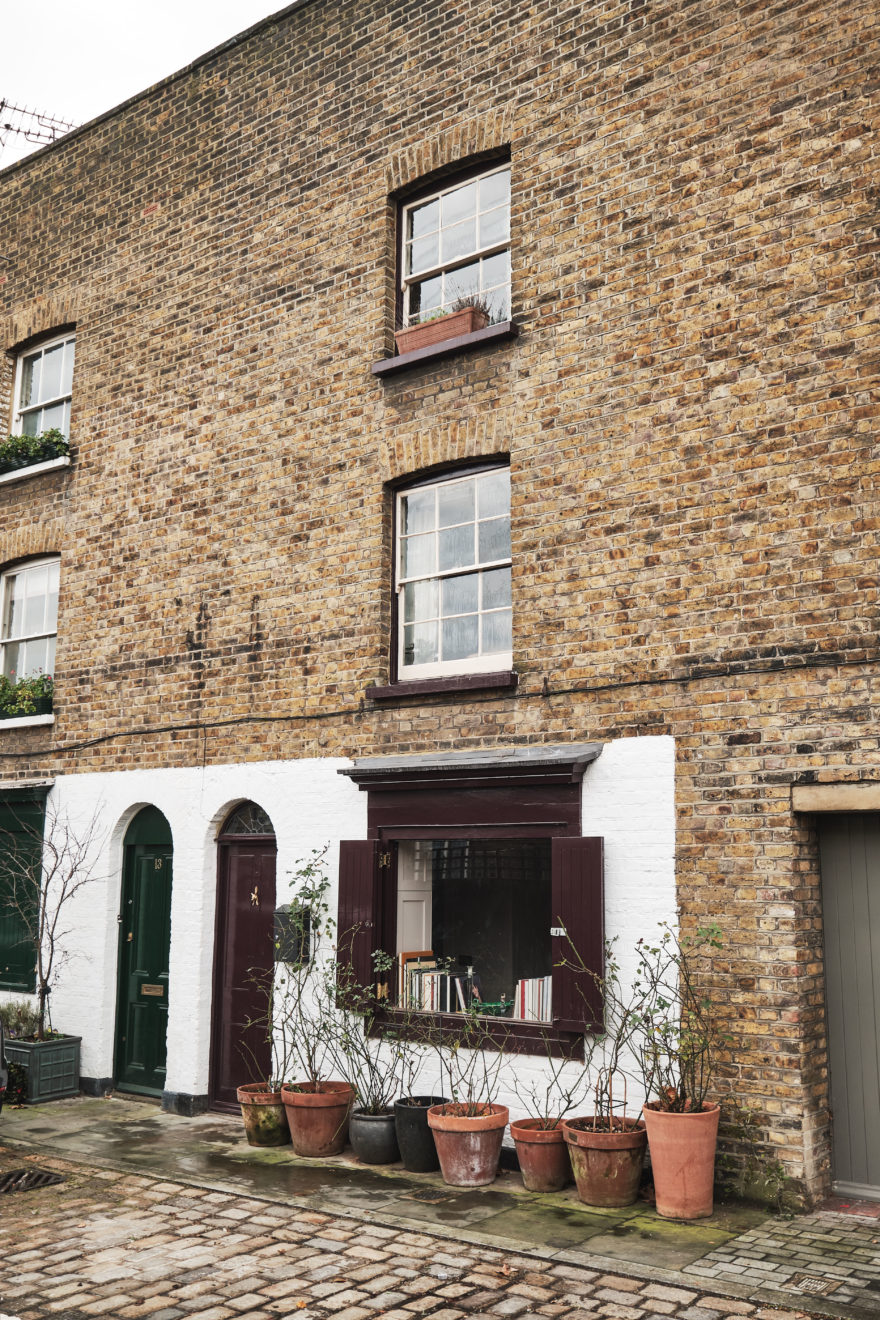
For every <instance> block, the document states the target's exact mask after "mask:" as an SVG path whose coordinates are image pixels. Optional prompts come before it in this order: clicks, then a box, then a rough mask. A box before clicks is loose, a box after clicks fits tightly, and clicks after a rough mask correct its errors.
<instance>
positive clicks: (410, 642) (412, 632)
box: [403, 623, 437, 665]
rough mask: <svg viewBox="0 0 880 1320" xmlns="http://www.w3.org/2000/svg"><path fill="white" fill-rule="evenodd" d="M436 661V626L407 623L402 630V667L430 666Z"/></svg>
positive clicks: (434, 624)
mask: <svg viewBox="0 0 880 1320" xmlns="http://www.w3.org/2000/svg"><path fill="white" fill-rule="evenodd" d="M436 659H437V624H436V623H408V624H407V625H406V626H405V628H404V630H403V663H404V665H430V664H433V663H434V661H436Z"/></svg>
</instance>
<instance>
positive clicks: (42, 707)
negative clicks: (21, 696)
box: [0, 697, 52, 720]
mask: <svg viewBox="0 0 880 1320" xmlns="http://www.w3.org/2000/svg"><path fill="white" fill-rule="evenodd" d="M31 705H32V706H33V710H0V720H21V719H27V718H28V717H29V716H31V715H51V714H52V698H51V697H34V699H33V701H32V702H31Z"/></svg>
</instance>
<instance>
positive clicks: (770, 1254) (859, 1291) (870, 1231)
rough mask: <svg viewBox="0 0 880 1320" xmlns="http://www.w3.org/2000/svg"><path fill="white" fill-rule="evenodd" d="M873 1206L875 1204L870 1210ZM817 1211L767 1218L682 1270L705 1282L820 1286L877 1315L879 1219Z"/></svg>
mask: <svg viewBox="0 0 880 1320" xmlns="http://www.w3.org/2000/svg"><path fill="white" fill-rule="evenodd" d="M873 1209H874V1210H876V1207H874V1208H873ZM864 1211H865V1213H864V1214H863V1215H852V1214H849V1215H847V1214H841V1213H840V1212H828V1211H825V1212H822V1211H819V1212H818V1213H816V1214H812V1215H803V1216H799V1217H798V1218H796V1219H791V1220H780V1219H770V1220H768V1221H767V1222H766V1223H764V1224H762V1225H761V1226H760V1227H758V1228H753V1229H750V1230H749V1231H748V1232H746V1233H743V1234H742V1235H741V1236H740V1237H737V1238H733V1239H732V1241H730V1242H727V1243H725V1244H724V1245H723V1246H720V1247H716V1248H715V1249H714V1250H713V1251H709V1252H708V1253H707V1254H706V1255H705V1256H703V1257H701V1259H700V1260H698V1261H694V1262H693V1264H691V1265H687V1266H685V1268H684V1271H683V1272H684V1273H685V1274H688V1275H694V1276H695V1277H696V1278H699V1279H700V1280H701V1281H703V1282H706V1283H708V1282H711V1281H712V1280H714V1281H715V1282H716V1286H717V1284H718V1283H721V1282H725V1283H742V1281H743V1279H744V1278H748V1279H749V1280H750V1281H755V1280H760V1283H761V1287H762V1288H764V1289H770V1290H781V1291H783V1292H784V1293H786V1294H787V1300H788V1301H789V1303H790V1301H791V1294H792V1293H793V1292H799V1293H802V1294H803V1293H810V1292H812V1290H813V1289H820V1288H823V1289H824V1290H825V1291H824V1294H821V1293H820V1294H818V1295H824V1296H827V1297H829V1298H833V1299H834V1301H835V1302H838V1303H844V1304H845V1303H852V1304H856V1305H858V1306H860V1307H863V1308H864V1309H865V1310H867V1311H871V1310H874V1311H875V1312H876V1313H877V1314H878V1315H880V1219H878V1218H877V1216H876V1213H870V1212H869V1207H867V1206H865V1207H864Z"/></svg>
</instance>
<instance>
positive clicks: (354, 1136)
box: [348, 1109, 400, 1164]
mask: <svg viewBox="0 0 880 1320" xmlns="http://www.w3.org/2000/svg"><path fill="white" fill-rule="evenodd" d="M348 1139H349V1141H350V1142H351V1148H352V1150H353V1151H354V1153H355V1155H357V1157H358V1159H359V1160H361V1161H362V1162H363V1163H364V1164H396V1163H397V1161H398V1160H399V1159H400V1151H399V1150H398V1148H397V1137H396V1135H395V1131H394V1114H393V1112H392V1111H391V1110H390V1109H389V1110H388V1113H387V1114H368V1113H366V1112H365V1110H363V1109H353V1110H352V1113H351V1120H350V1122H349V1125H348Z"/></svg>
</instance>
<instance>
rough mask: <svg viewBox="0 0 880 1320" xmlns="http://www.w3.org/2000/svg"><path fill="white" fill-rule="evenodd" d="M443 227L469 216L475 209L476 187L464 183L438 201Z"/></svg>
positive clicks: (473, 184)
mask: <svg viewBox="0 0 880 1320" xmlns="http://www.w3.org/2000/svg"><path fill="white" fill-rule="evenodd" d="M440 205H441V208H442V215H443V225H444V226H446V225H453V224H455V223H456V221H458V220H464V219H465V217H466V216H471V215H473V214H474V212H475V211H476V209H477V185H476V182H474V183H464V184H462V186H461V187H460V188H453V190H452V191H451V192H448V193H444V195H443V197H441V199H440Z"/></svg>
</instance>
